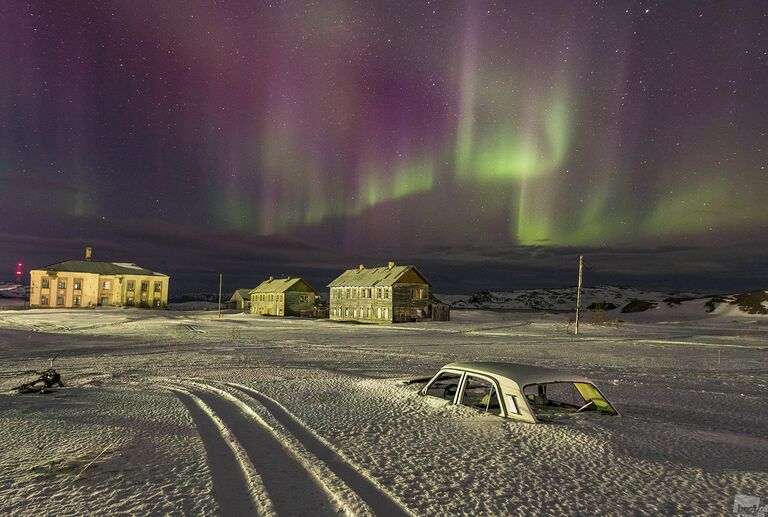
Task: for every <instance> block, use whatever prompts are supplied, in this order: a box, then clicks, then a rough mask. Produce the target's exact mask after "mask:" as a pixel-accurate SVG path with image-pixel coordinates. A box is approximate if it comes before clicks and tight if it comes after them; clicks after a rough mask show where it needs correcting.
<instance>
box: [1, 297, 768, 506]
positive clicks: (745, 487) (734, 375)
mask: <svg viewBox="0 0 768 517" xmlns="http://www.w3.org/2000/svg"><path fill="white" fill-rule="evenodd" d="M688 303H691V304H693V303H694V301H692V302H683V303H681V304H680V305H679V306H675V307H667V306H666V304H663V306H659V307H657V309H653V310H648V311H645V312H643V313H637V314H631V315H622V317H626V319H625V320H624V321H622V322H613V323H611V324H590V323H588V322H585V323H584V324H583V325H582V327H581V335H580V336H578V337H575V336H572V335H569V334H566V329H567V328H568V320H569V318H570V317H571V315H569V314H549V313H543V312H493V311H480V310H457V311H454V312H453V314H452V318H453V321H451V322H427V323H413V324H403V325H395V326H374V325H370V326H368V325H348V324H342V323H335V322H331V321H329V320H302V319H292V318H266V317H259V316H252V315H248V314H243V313H241V312H226V313H224V314H222V316H221V318H218V317H217V313H216V312H215V311H194V310H189V311H183V312H181V311H175V310H170V311H150V310H141V309H112V310H110V309H92V310H69V309H49V310H17V311H3V312H0V365H1V366H0V390H1V391H2V393H3V394H2V395H0V418H2V422H3V425H2V426H0V443H2V444H3V453H2V454H0V511H1V512H2V513H3V514H35V513H44V514H48V513H51V512H52V511H56V512H57V513H62V514H73V513H76V514H82V513H95V514H114V513H132V514H149V513H151V514H215V513H218V512H223V513H227V514H239V515H248V514H255V513H257V512H260V513H262V514H270V513H276V514H279V515H289V514H301V513H303V514H308V515H309V514H311V515H329V514H337V513H345V514H350V515H372V514H380V515H392V514H397V513H401V514H403V515H406V514H408V513H412V514H416V515H438V514H448V515H455V514H473V515H480V514H483V515H508V514H564V515H573V514H698V515H723V514H729V513H730V510H731V507H732V502H733V497H734V495H735V494H738V493H741V494H751V495H757V496H763V497H768V492H767V491H766V487H767V486H768V467H767V466H766V462H765V459H766V457H768V438H766V437H768V423H766V418H765V415H766V414H768V397H766V392H768V379H767V376H766V373H768V362H767V361H768V339H766V338H767V337H768V317H766V316H761V315H750V316H748V317H747V316H745V315H744V314H741V313H738V308H737V307H735V306H734V305H730V304H721V305H720V306H718V307H717V308H716V310H715V311H713V312H712V313H707V312H706V311H704V310H702V309H701V308H700V307H699V306H697V305H690V306H687V305H686V304H688ZM677 316H683V317H682V318H680V319H675V317H677ZM630 317H631V318H630ZM632 318H634V319H632ZM57 353H58V354H59V358H58V359H57V360H56V363H55V366H56V367H57V369H58V370H59V372H60V373H61V374H62V377H63V380H64V382H65V384H66V385H67V386H66V387H65V388H64V389H61V390H59V391H58V392H56V393H54V394H51V395H15V394H9V392H8V391H7V390H9V389H10V388H11V387H12V386H14V385H16V384H19V383H20V382H21V381H22V380H24V379H26V377H24V376H19V375H18V372H20V371H24V370H29V369H43V368H45V367H46V366H47V364H48V361H47V359H48V358H49V357H51V356H52V355H54V354H57ZM457 360H498V361H505V360H506V361H512V362H523V363H529V364H537V365H541V366H549V367H558V368H563V369H570V370H574V371H576V372H578V373H580V374H583V375H586V376H588V377H591V378H592V379H594V380H595V382H596V383H597V384H598V386H599V387H600V388H601V389H602V391H603V392H604V394H605V395H606V397H608V398H609V400H611V402H613V403H614V404H615V405H616V407H617V409H618V410H619V411H620V412H621V414H622V416H621V417H611V416H601V415H597V414H590V413H585V414H579V415H569V418H567V419H565V418H563V419H562V420H559V421H557V423H553V424H536V425H532V424H524V423H519V422H515V421H512V420H504V419H500V418H498V417H493V416H487V415H483V414H481V413H478V412H475V411H474V410H472V409H469V408H465V407H456V406H450V405H446V403H445V402H443V401H440V400H438V399H435V398H431V397H421V396H418V395H417V393H416V392H417V391H418V388H419V386H418V385H411V386H406V385H403V384H402V383H401V382H400V380H401V379H405V378H410V377H422V376H428V375H431V374H433V373H434V372H435V371H436V370H437V369H438V368H439V367H440V366H442V365H444V364H446V363H448V362H452V361H457ZM570 417H573V418H570ZM105 450H106V452H104V453H103V454H102V455H101V456H99V454H100V453H102V451H105ZM266 451H269V453H267V452H266ZM94 459H95V461H93V460H94ZM91 461H93V463H92V465H91V466H90V467H88V468H86V470H85V471H84V472H83V473H82V474H81V475H80V476H79V477H78V473H80V472H81V471H82V469H83V468H85V467H86V466H87V465H88V464H89V463H90V462H91ZM297 494H301V496H299V497H297ZM54 509H55V510H54Z"/></svg>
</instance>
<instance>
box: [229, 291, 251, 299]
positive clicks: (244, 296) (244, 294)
mask: <svg viewBox="0 0 768 517" xmlns="http://www.w3.org/2000/svg"><path fill="white" fill-rule="evenodd" d="M250 293H251V290H250V289H235V292H234V293H232V297H231V298H230V299H229V301H230V302H231V301H233V300H234V299H235V295H238V294H239V295H240V298H242V299H243V300H247V299H248V298H249V294H250Z"/></svg>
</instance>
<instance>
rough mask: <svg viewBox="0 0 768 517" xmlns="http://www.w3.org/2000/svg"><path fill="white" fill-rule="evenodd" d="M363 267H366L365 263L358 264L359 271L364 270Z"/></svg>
mask: <svg viewBox="0 0 768 517" xmlns="http://www.w3.org/2000/svg"><path fill="white" fill-rule="evenodd" d="M363 269H365V265H363V264H360V265H359V266H357V270H358V271H362V270H363Z"/></svg>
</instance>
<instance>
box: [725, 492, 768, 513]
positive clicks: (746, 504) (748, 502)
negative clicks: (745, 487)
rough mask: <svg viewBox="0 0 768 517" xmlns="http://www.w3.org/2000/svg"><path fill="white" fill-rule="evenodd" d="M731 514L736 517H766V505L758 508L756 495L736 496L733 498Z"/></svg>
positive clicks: (767, 508)
mask: <svg viewBox="0 0 768 517" xmlns="http://www.w3.org/2000/svg"><path fill="white" fill-rule="evenodd" d="M733 513H735V514H736V516H737V517H766V514H768V505H764V506H760V498H759V497H758V496H756V495H746V494H736V495H735V496H734V497H733Z"/></svg>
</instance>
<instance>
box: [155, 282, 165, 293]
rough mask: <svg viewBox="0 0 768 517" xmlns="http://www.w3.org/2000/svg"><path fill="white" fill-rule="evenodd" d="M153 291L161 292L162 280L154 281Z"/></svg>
mask: <svg viewBox="0 0 768 517" xmlns="http://www.w3.org/2000/svg"><path fill="white" fill-rule="evenodd" d="M155 292H156V293H161V292H163V283H162V282H155Z"/></svg>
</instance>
